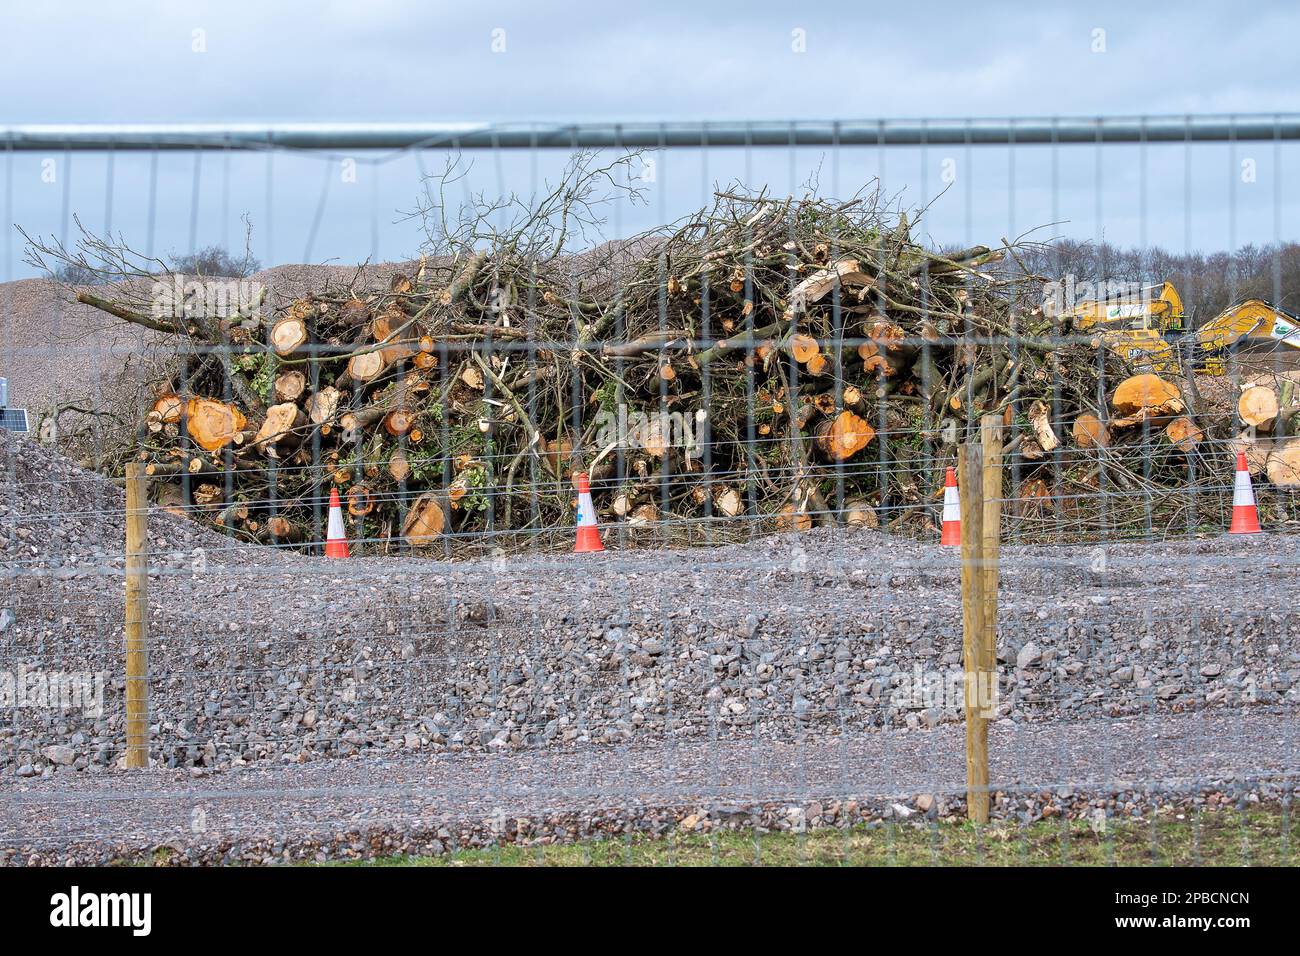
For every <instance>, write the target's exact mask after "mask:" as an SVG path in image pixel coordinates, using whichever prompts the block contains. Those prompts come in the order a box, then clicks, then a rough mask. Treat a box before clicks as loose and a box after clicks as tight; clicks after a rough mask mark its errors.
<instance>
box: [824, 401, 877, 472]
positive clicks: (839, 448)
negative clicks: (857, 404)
mask: <svg viewBox="0 0 1300 956" xmlns="http://www.w3.org/2000/svg"><path fill="white" fill-rule="evenodd" d="M813 434H814V437H815V439H816V444H817V449H818V451H820V452H821V453H822V454H823V455H825V456H826V457H827V458H829V459H830V460H831V461H847V460H848V459H850V458H852V457H853V456H854V455H856V454H857V453H858V452H859V451H861V450H862V449H863V448H866V447H867V445H868V444H869V443H870V441H871V439H873V438H874V437H876V430H875V429H874V428H872V427H871V426H870V425H868V424H867V423H866V422H865V421H863V420H862V419H861V418H859V417H858V416H857V415H855V414H854V413H853V412H850V411H843V412H840V413H839V414H838V415H836V416H835V418H833V419H826V420H823V421H820V422H818V423H817V426H816V428H814V429H813Z"/></svg>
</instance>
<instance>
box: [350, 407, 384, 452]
mask: <svg viewBox="0 0 1300 956" xmlns="http://www.w3.org/2000/svg"><path fill="white" fill-rule="evenodd" d="M386 414H388V411H387V409H385V408H384V407H383V406H382V405H369V406H367V407H365V408H359V409H357V410H356V411H353V412H344V413H343V414H342V415H340V416H339V427H340V428H341V429H342V430H343V433H342V435H341V436H340V437H341V438H342V439H343V442H344V444H348V445H350V444H352V443H353V442H358V441H361V440H362V439H364V438H365V437H366V429H368V428H369V427H370V426H371V425H373V424H374V423H375V422H377V421H379V420H380V419H382V418H383V417H384V416H385V415H386Z"/></svg>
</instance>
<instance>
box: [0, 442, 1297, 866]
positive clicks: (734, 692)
mask: <svg viewBox="0 0 1300 956" xmlns="http://www.w3.org/2000/svg"><path fill="white" fill-rule="evenodd" d="M0 475H2V476H3V485H0V561H2V562H3V563H2V565H0V571H2V572H3V574H4V575H5V582H6V593H7V597H6V598H5V599H4V602H3V606H4V608H5V609H7V610H8V612H9V613H4V612H3V611H0V661H3V662H6V663H4V664H3V665H0V680H3V679H4V678H5V677H6V675H8V677H9V678H10V679H11V681H12V680H17V679H20V678H22V679H26V678H25V677H24V675H30V674H33V673H34V674H38V675H49V674H51V673H68V672H86V673H91V674H96V673H97V674H102V675H103V678H104V683H103V685H102V690H103V698H102V711H98V712H94V711H92V710H88V709H87V708H85V707H83V706H79V705H74V706H67V707H65V706H54V705H51V704H50V702H49V700H48V699H47V700H45V701H41V700H40V699H39V694H38V695H37V697H36V698H31V697H29V698H28V700H27V701H26V702H25V703H24V702H18V703H16V704H15V705H13V706H10V707H7V708H6V709H5V710H3V711H0V714H2V715H3V716H0V796H2V797H3V805H4V807H5V813H4V815H3V818H2V819H0V831H2V832H4V833H6V834H7V835H6V836H5V837H4V839H3V840H0V845H5V846H8V847H9V848H10V850H11V851H12V852H10V854H9V858H10V859H11V860H13V861H17V862H25V861H28V860H29V859H30V858H31V857H32V856H33V854H36V855H37V856H38V858H40V859H50V860H64V859H71V860H103V859H107V858H110V857H114V856H122V855H131V854H138V853H141V852H146V851H148V850H149V848H150V847H153V846H155V845H157V844H159V843H163V842H169V843H175V844H176V846H178V847H182V848H183V850H182V853H183V854H185V858H186V859H193V860H196V861H218V860H223V859H235V858H237V859H258V860H260V859H267V858H281V857H283V855H284V854H285V852H286V850H287V851H288V852H289V853H290V855H291V856H295V857H297V856H308V857H314V856H316V855H317V854H323V855H325V856H327V857H330V856H348V855H356V854H363V855H364V854H370V853H382V852H392V851H394V850H398V849H416V850H420V851H421V852H437V851H438V850H439V849H445V848H447V847H450V846H459V845H464V846H469V845H484V844H491V843H492V842H493V841H495V840H497V839H499V838H510V839H516V838H523V839H533V838H546V839H567V838H571V837H573V836H574V835H579V836H580V835H582V834H583V833H606V832H609V833H620V832H624V831H626V830H627V829H629V828H632V829H637V830H644V831H647V832H661V831H663V830H664V829H666V828H671V827H677V826H680V825H681V824H682V823H683V822H684V821H688V820H689V818H690V817H691V816H695V817H696V820H695V821H692V822H691V823H690V825H691V826H714V825H718V826H722V825H727V826H730V825H742V822H743V821H749V823H748V824H743V825H750V824H752V822H753V821H754V820H757V821H758V822H759V823H760V824H761V825H762V826H772V827H781V826H798V825H804V823H808V822H811V823H813V824H814V825H815V824H817V823H836V824H838V823H841V822H845V821H853V820H860V819H868V820H877V819H879V818H880V816H881V815H882V814H896V815H900V816H901V815H904V814H906V813H908V812H912V811H916V810H918V808H919V807H921V806H922V804H918V803H917V802H916V800H915V797H916V795H917V794H921V793H929V794H935V795H937V796H938V797H939V799H937V800H936V801H935V803H934V812H935V813H939V812H940V811H942V812H944V813H949V812H951V811H952V809H953V807H954V805H955V804H954V801H955V800H957V799H958V798H957V797H956V796H953V795H952V794H953V793H954V792H955V791H956V790H957V788H959V786H960V784H961V781H962V777H963V774H962V773H961V764H960V759H959V758H960V740H961V727H960V725H959V724H958V721H959V720H960V716H961V710H960V705H961V690H960V685H956V686H954V685H953V684H952V682H951V681H952V678H953V677H954V676H955V675H959V674H960V662H961V647H960V646H961V619H960V597H959V561H958V557H957V556H956V555H955V554H954V553H953V552H951V551H945V550H941V549H939V548H937V547H934V546H931V545H926V544H919V543H916V542H910V541H902V540H898V539H895V538H891V537H888V536H885V535H882V534H879V533H876V532H868V531H856V532H847V531H840V532H834V531H829V530H819V531H815V532H809V533H805V534H801V535H787V536H778V537H772V538H766V539H760V540H755V541H752V542H749V543H746V544H740V545H733V546H727V547H720V548H716V549H713V550H672V549H667V550H658V551H650V550H644V551H617V550H611V551H608V552H606V553H604V554H600V555H568V554H565V555H539V556H532V557H524V558H508V559H507V558H498V559H480V560H473V561H458V562H448V561H441V560H434V559H431V558H419V557H403V558H362V559H353V560H350V561H348V562H346V563H343V562H332V561H328V560H325V559H318V558H304V557H301V556H298V555H295V554H290V553H282V552H274V551H270V550H267V549H252V550H250V549H236V548H232V547H230V544H229V542H228V540H227V539H225V538H223V537H220V536H218V535H215V534H212V533H211V532H208V531H206V530H204V529H201V528H199V527H197V526H195V525H192V524H190V523H189V522H187V521H185V520H184V519H181V518H176V517H174V516H171V515H168V514H163V513H159V514H155V515H153V516H151V519H150V537H151V545H152V547H153V549H154V551H153V555H152V557H151V585H150V608H151V613H150V635H151V651H150V673H151V685H150V687H151V690H150V693H151V698H150V707H151V718H152V721H153V724H152V727H151V741H152V743H153V749H152V752H151V758H152V762H153V769H151V770H150V771H148V772H145V773H132V774H127V773H126V772H124V771H122V770H119V769H117V768H118V766H119V765H120V761H121V751H120V746H121V742H122V736H123V727H122V713H123V702H122V691H123V684H122V679H121V657H122V654H121V647H122V624H121V622H122V619H123V603H122V558H121V556H120V541H121V535H122V522H121V517H120V509H121V505H122V497H121V492H120V490H119V489H118V488H116V487H115V486H114V485H112V484H111V483H109V482H106V481H104V480H103V479H101V478H98V477H96V476H93V475H89V474H87V473H85V472H82V471H80V470H79V469H77V468H76V467H75V466H74V465H72V464H71V463H69V462H66V461H64V460H62V459H59V458H58V457H57V456H54V455H52V454H51V453H50V452H49V451H48V450H47V449H45V448H42V447H40V446H37V445H34V444H32V443H31V442H27V441H23V440H20V439H15V438H13V437H12V436H5V435H2V434H0ZM1298 561H1300V539H1298V538H1294V537H1289V536H1286V535H1264V536H1260V537H1258V538H1252V539H1247V540H1242V539H1228V538H1225V537H1214V538H1205V539H1201V540H1190V541H1183V542H1177V543H1169V544H1125V545H1116V546H1108V547H1106V548H1104V549H1098V548H1095V547H1072V546H1060V547H1006V548H1004V551H1003V564H1002V569H1003V570H1002V591H1001V615H1000V628H999V643H998V658H999V690H1000V697H999V701H998V703H997V716H998V718H999V721H998V724H997V726H996V740H997V741H998V745H997V748H995V751H994V753H995V761H999V763H995V773H998V774H1001V775H1002V776H1001V777H1000V778H999V779H1000V780H1002V781H1004V783H1002V784H1001V785H1002V786H1004V787H1006V788H1008V791H1007V792H1008V796H1007V797H1006V799H1005V800H1004V802H1002V803H1000V804H999V805H998V811H997V812H999V813H1001V814H1003V815H1008V814H1009V815H1012V816H1015V815H1022V816H1023V815H1026V814H1027V815H1029V816H1030V817H1032V816H1033V815H1034V814H1035V813H1038V814H1042V813H1045V812H1047V813H1051V812H1066V811H1068V812H1074V811H1075V809H1079V812H1084V811H1089V807H1091V808H1092V809H1095V806H1092V804H1090V803H1088V801H1092V800H1102V801H1103V803H1104V804H1105V806H1107V807H1109V808H1110V809H1113V810H1115V811H1116V812H1129V811H1130V810H1131V809H1133V808H1135V807H1138V806H1140V805H1143V801H1146V800H1149V799H1150V794H1149V793H1147V791H1151V792H1154V793H1160V794H1168V795H1170V798H1171V799H1172V798H1175V797H1176V798H1178V799H1192V798H1193V796H1192V795H1193V794H1194V793H1199V794H1200V796H1199V797H1195V799H1209V797H1210V796H1214V799H1215V800H1218V799H1220V797H1219V796H1217V794H1223V793H1227V794H1230V799H1234V800H1237V799H1276V798H1278V797H1279V796H1280V795H1281V794H1282V789H1280V786H1279V785H1277V784H1274V783H1273V782H1270V781H1267V780H1266V781H1263V782H1261V781H1260V780H1259V779H1257V778H1259V776H1260V775H1261V774H1264V775H1267V774H1278V773H1282V772H1290V771H1294V770H1295V769H1296V763H1297V761H1296V760H1295V747H1294V737H1293V736H1292V735H1291V733H1290V729H1289V728H1290V726H1291V722H1292V721H1293V718H1294V713H1295V703H1296V702H1297V698H1298V696H1300V637H1297V635H1300V627H1297V623H1300V622H1298V621H1297V615H1296V614H1295V613H1294V612H1292V611H1291V610H1290V597H1289V596H1290V594H1291V593H1292V592H1293V590H1294V579H1293V569H1294V568H1295V567H1296V566H1297V563H1298ZM4 668H9V670H8V671H6V670H4ZM11 686H17V685H16V684H12V685H11ZM33 686H35V687H37V688H38V689H39V686H40V685H39V684H37V685H33ZM2 690H3V684H0V691H2ZM83 703H84V702H83ZM1151 728H1156V729H1155V730H1154V731H1153V730H1152V729H1151ZM1165 729H1167V730H1168V733H1166V732H1165ZM1154 733H1159V734H1160V736H1159V737H1154V736H1152V734H1154ZM349 758H350V759H349ZM1121 777H1128V780H1129V782H1130V783H1131V787H1129V786H1120V784H1119V783H1118V781H1119V779H1120V778H1121ZM1242 780H1245V781H1246V783H1244V784H1243V783H1242V782H1241V781H1242ZM1234 781H1235V782H1234ZM1016 784H1031V785H1032V787H1033V788H1034V791H1035V793H1034V794H1029V793H1015V794H1012V791H1011V789H1010V788H1012V787H1013V786H1014V785H1016ZM141 787H143V788H145V790H146V793H148V792H152V793H153V794H154V797H153V798H151V799H141V800H139V801H136V800H135V799H134V798H132V799H129V800H126V799H121V800H119V799H117V796H120V795H125V796H130V795H131V794H133V793H134V792H135V790H136V788H141ZM150 788H152V789H150ZM1062 788H1069V789H1070V792H1071V793H1072V794H1073V795H1071V796H1061V795H1060V793H1059V791H1060V790H1061V789H1062ZM1243 788H1244V789H1243ZM1040 789H1041V790H1044V791H1046V793H1039V792H1038V791H1039V790H1040ZM227 790H230V791H233V792H235V793H236V794H242V796H229V797H227V796H223V794H224V793H225V792H226V791H227ZM1144 793H1146V795H1145V796H1144V795H1143V794H1144ZM205 794H210V795H211V798H210V799H209V796H205ZM1135 794H1136V795H1135ZM715 800H716V801H726V802H727V803H728V805H729V806H730V805H734V806H736V807H742V808H743V807H745V806H751V805H752V807H751V809H752V813H750V812H749V811H748V810H747V811H746V812H744V813H741V812H739V811H737V812H735V813H732V812H731V811H730V810H725V811H724V810H717V811H716V813H715V811H714V810H709V811H708V813H706V814H701V813H700V812H697V811H699V810H700V809H701V808H702V807H704V805H705V804H708V803H709V802H711V801H715ZM1081 800H1082V801H1084V802H1083V803H1080V802H1079V801H1081ZM791 801H793V804H792V803H791ZM827 801H831V802H830V803H828V802H827ZM1106 801H1114V802H1113V803H1106ZM895 802H897V803H899V806H901V807H902V811H898V810H895V809H894V807H893V804H894V803H895ZM137 803H138V806H137ZM792 805H794V806H795V809H794V811H792V810H791V806H792ZM814 805H815V806H814ZM832 806H833V807H834V810H833V813H832V811H831V809H830V808H831V807H832ZM1053 807H1054V808H1055V809H1051V808H1053ZM495 808H500V809H501V811H502V813H503V814H505V816H504V817H494V818H493V819H494V820H495V822H492V821H490V820H489V821H488V822H484V821H485V819H486V817H487V816H490V815H491V813H495ZM1080 808H1081V809H1080ZM705 809H707V807H705ZM1089 812H1090V811H1089ZM195 813H198V817H193V818H192V815H193V814H195ZM792 813H793V816H792V815H791V814H792ZM150 814H154V816H150ZM427 814H432V815H433V821H434V822H430V821H429V820H427V819H425V818H424V816H422V815H427ZM718 814H720V815H718ZM214 816H215V821H216V822H213V818H214ZM518 816H527V818H528V820H529V822H528V823H526V824H525V825H524V826H523V829H522V831H521V830H520V829H519V825H518V824H516V823H514V822H513V821H514V820H515V819H516V817H518ZM422 820H423V822H421V821H422ZM196 821H207V822H202V824H201V825H202V826H203V827H207V829H205V830H202V831H201V832H198V833H196V832H195V830H194V826H195V825H197V823H196ZM738 821H741V822H738ZM801 821H802V822H801ZM372 825H373V827H377V829H375V830H374V832H371V830H372ZM4 828H7V829H4ZM214 828H215V829H214ZM512 828H513V829H512ZM214 832H215V833H218V834H220V835H221V836H220V839H219V840H216V839H214V838H211V837H204V834H210V833H214ZM521 832H522V834H523V835H522V837H520V836H519V834H520V833H521ZM187 834H188V835H187ZM503 835H504V836H503ZM205 840H206V842H205ZM97 841H99V842H97ZM104 841H106V842H104ZM42 853H52V854H53V855H51V856H48V857H45V856H41V854H42Z"/></svg>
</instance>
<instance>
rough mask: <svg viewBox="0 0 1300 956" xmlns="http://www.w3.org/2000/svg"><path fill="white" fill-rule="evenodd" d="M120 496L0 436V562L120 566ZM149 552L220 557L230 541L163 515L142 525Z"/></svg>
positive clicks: (18, 440)
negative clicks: (206, 552)
mask: <svg viewBox="0 0 1300 956" xmlns="http://www.w3.org/2000/svg"><path fill="white" fill-rule="evenodd" d="M125 507H126V496H125V494H124V492H123V490H122V488H121V487H120V486H119V485H118V484H117V483H115V482H113V481H112V480H110V479H107V478H105V477H103V476H102V475H98V474H96V473H94V472H91V471H85V470H84V469H82V468H80V467H78V466H77V465H76V464H75V463H74V462H72V461H70V460H68V459H67V458H65V457H63V456H62V455H60V454H59V453H58V452H56V451H54V450H53V449H51V448H49V447H47V446H44V445H41V444H39V443H37V442H35V441H33V440H31V439H29V438H23V437H21V436H18V435H15V434H13V433H11V432H7V431H3V430H0V562H3V564H4V565H6V566H8V567H10V568H12V569H15V570H21V569H24V568H34V567H47V568H63V569H68V570H71V569H75V568H78V567H81V568H84V569H86V570H89V569H92V568H96V567H108V566H112V565H113V564H114V562H116V563H118V564H120V562H121V560H122V549H123V546H124V539H125V533H126V532H125ZM149 536H150V545H151V547H152V548H154V549H157V550H158V551H159V552H160V553H161V554H166V553H176V552H191V551H193V549H195V548H208V549H216V550H218V551H225V550H226V549H228V548H229V546H230V542H229V541H228V540H227V539H226V538H223V537H222V536H220V535H217V534H214V533H213V532H211V531H208V530H207V529H205V528H202V527H200V526H199V525H197V524H195V523H193V522H191V521H188V520H186V519H185V518H181V517H178V516H176V515H174V514H171V513H169V512H165V511H160V510H155V511H154V512H153V513H152V514H151V515H150V518H149Z"/></svg>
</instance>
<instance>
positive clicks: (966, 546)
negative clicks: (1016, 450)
mask: <svg viewBox="0 0 1300 956" xmlns="http://www.w3.org/2000/svg"><path fill="white" fill-rule="evenodd" d="M957 467H958V476H957V485H958V487H959V488H960V495H961V607H962V663H963V667H964V669H965V679H966V682H965V688H966V694H965V697H966V816H967V818H968V819H970V820H973V821H975V822H976V823H988V819H989V790H988V784H989V735H988V722H987V720H986V719H985V717H984V713H983V708H982V707H981V701H980V692H979V681H980V671H981V670H983V665H984V661H985V658H986V656H987V655H986V654H985V650H984V639H985V634H986V630H985V626H984V613H985V603H984V560H983V558H984V449H983V447H982V446H981V445H978V444H974V443H967V444H963V445H962V446H961V455H960V457H959V458H958V460H957Z"/></svg>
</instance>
